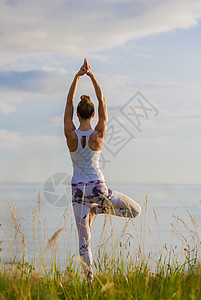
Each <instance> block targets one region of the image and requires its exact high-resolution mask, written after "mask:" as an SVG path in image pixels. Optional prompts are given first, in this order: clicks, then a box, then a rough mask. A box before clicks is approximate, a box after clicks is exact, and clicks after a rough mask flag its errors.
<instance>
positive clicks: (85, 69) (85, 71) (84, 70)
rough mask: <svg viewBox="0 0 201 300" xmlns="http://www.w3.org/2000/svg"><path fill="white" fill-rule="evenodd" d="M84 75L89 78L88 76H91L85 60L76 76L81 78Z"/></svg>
mask: <svg viewBox="0 0 201 300" xmlns="http://www.w3.org/2000/svg"><path fill="white" fill-rule="evenodd" d="M84 74H87V75H88V76H90V74H92V72H91V68H90V66H89V65H88V62H87V59H86V58H85V59H84V64H83V65H82V66H81V68H80V70H79V72H78V73H77V76H83V75H84Z"/></svg>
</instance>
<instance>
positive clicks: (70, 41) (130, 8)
mask: <svg viewBox="0 0 201 300" xmlns="http://www.w3.org/2000/svg"><path fill="white" fill-rule="evenodd" d="M10 3H11V2H10V1H1V2H0V15H1V37H0V38H1V50H0V52H1V55H3V56H4V58H5V57H8V55H9V54H10V57H12V55H13V54H14V55H17V54H19V55H21V54H26V53H29V54H33V53H65V54H66V55H70V56H80V55H83V53H86V54H87V53H95V52H96V51H102V50H104V49H109V48H112V47H117V46H119V45H123V44H124V43H126V42H127V41H129V40H132V39H136V38H141V37H145V36H149V35H151V34H158V33H161V32H167V31H170V30H173V29H176V28H181V29H188V28H190V27H191V26H195V25H197V24H198V19H199V18H200V17H201V2H200V1H197V0H192V1H188V0H184V1H180V0H166V1H155V0H154V1H123V0H122V1H112V0H110V1H98V0H95V1H94V0H93V1H92V0H88V1H81V0H80V1H65V0H59V1H54V0H49V1H47V0H46V1H39V0H35V1H34V2H32V1H26V0H20V1H16V2H15V5H10ZM8 4H9V5H8ZM78 7H79V9H78Z"/></svg>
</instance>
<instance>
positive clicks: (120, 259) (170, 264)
mask: <svg viewBox="0 0 201 300" xmlns="http://www.w3.org/2000/svg"><path fill="white" fill-rule="evenodd" d="M40 201H41V199H40V193H38V195H37V207H34V206H33V207H32V220H31V221H30V220H29V222H28V221H27V220H26V219H24V222H27V226H28V224H29V225H30V226H31V227H32V248H33V249H34V251H33V256H32V258H31V260H29V259H28V250H27V239H26V236H25V234H24V233H23V232H22V229H21V227H22V226H21V222H22V219H21V218H18V217H17V216H16V210H15V208H13V207H12V206H11V204H10V203H8V207H9V210H10V214H11V218H12V225H13V229H14V234H13V235H12V236H11V234H10V232H9V231H8V230H7V228H6V227H4V226H3V224H2V225H0V230H1V231H2V232H3V233H4V237H5V238H7V240H8V245H9V249H8V251H7V252H8V255H9V261H7V262H5V260H4V258H3V257H1V258H0V299H201V266H200V245H201V240H200V238H201V235H200V230H199V226H198V223H197V221H196V219H195V217H194V216H193V215H192V214H191V213H190V212H189V211H186V217H187V220H185V221H184V220H183V219H182V218H181V217H180V216H178V215H176V212H175V211H173V218H172V222H171V227H172V231H173V233H174V234H175V235H176V237H177V238H178V241H180V247H177V246H174V247H172V248H170V249H168V248H167V245H166V244H164V245H161V242H160V231H159V230H158V234H157V237H156V236H155V234H154V232H153V231H152V230H151V228H150V225H149V224H147V220H146V213H147V205H148V199H147V196H146V198H145V202H144V209H143V213H142V216H141V220H138V221H137V222H138V223H139V224H140V229H138V228H137V226H136V220H135V219H126V218H125V219H124V224H123V226H122V227H121V228H119V227H118V226H117V223H116V222H115V220H116V219H115V217H113V216H111V215H105V216H104V222H103V228H102V232H101V235H100V236H101V237H100V239H98V240H96V242H95V246H94V248H93V255H94V262H93V268H94V281H93V283H89V282H88V281H87V280H86V278H85V276H84V272H83V271H82V268H80V267H79V265H80V259H79V257H78V256H75V255H72V254H71V252H68V253H67V255H66V261H65V266H63V265H62V266H61V265H60V263H59V253H58V245H57V243H58V239H59V238H61V237H62V235H63V238H64V245H65V246H67V241H66V238H65V237H66V233H68V238H69V239H70V240H71V241H73V240H75V237H74V236H73V235H74V234H75V231H74V230H73V219H72V218H73V215H72V214H70V216H69V214H68V212H67V210H65V211H64V213H63V216H62V220H61V222H60V224H58V228H57V230H56V231H55V232H54V233H53V234H52V236H51V237H50V238H48V236H47V234H46V230H45V226H46V221H47V216H45V218H44V220H42V218H41V205H40ZM153 216H154V218H155V222H156V226H158V227H159V224H158V217H157V213H156V211H155V209H153ZM69 218H70V223H69V222H68V221H69ZM69 224H70V227H69ZM128 226H130V228H131V227H132V230H128ZM148 235H149V238H150V241H151V243H150V251H149V252H148V253H147V251H146V249H145V241H146V239H147V238H148ZM94 238H95V237H94ZM4 242H5V241H3V240H0V247H1V248H2V249H3V247H4ZM28 243H30V241H29V242H28ZM1 248H0V251H1ZM47 253H50V256H49V257H50V259H49V260H47V259H46V257H47Z"/></svg>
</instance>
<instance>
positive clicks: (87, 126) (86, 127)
mask: <svg viewBox="0 0 201 300" xmlns="http://www.w3.org/2000/svg"><path fill="white" fill-rule="evenodd" d="M78 129H79V130H82V131H87V130H90V129H92V128H91V123H90V122H89V121H88V120H86V121H82V122H80V126H79V127H78Z"/></svg>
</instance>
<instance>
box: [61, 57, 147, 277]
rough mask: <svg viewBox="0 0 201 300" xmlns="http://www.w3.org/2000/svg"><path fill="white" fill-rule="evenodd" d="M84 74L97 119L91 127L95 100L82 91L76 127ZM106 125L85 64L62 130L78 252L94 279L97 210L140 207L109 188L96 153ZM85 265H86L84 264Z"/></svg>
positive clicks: (135, 211)
mask: <svg viewBox="0 0 201 300" xmlns="http://www.w3.org/2000/svg"><path fill="white" fill-rule="evenodd" d="M84 74H86V75H87V76H89V78H90V79H91V81H92V84H93V86H94V89H95V93H96V96H97V99H98V123H97V125H96V127H95V129H92V127H91V122H92V119H93V117H94V113H95V112H94V104H93V103H92V101H91V100H90V97H89V96H86V95H82V96H81V97H80V99H81V100H80V102H79V103H78V106H77V116H78V119H79V123H80V124H79V127H78V129H76V127H75V125H74V123H73V101H74V97H75V93H76V89H77V84H78V80H79V79H80V77H81V76H83V75H84ZM106 129H107V107H106V100H105V97H104V95H103V92H102V90H101V87H100V85H99V84H98V82H97V80H96V78H95V76H94V74H93V73H92V71H91V69H90V66H89V65H88V63H87V60H86V58H85V60H84V64H83V65H82V67H81V68H80V70H79V72H78V73H77V74H76V75H75V77H74V80H73V82H72V84H71V87H70V90H69V92H68V96H67V103H66V109H65V114H64V133H65V136H66V139H67V145H68V148H69V151H70V155H71V159H72V163H73V177H72V181H71V184H72V204H73V210H74V215H75V221H76V225H77V230H78V235H79V253H80V256H81V257H82V259H83V261H84V265H85V268H84V269H85V272H86V275H87V276H88V278H89V279H90V280H92V279H93V273H92V253H91V248H90V241H91V226H92V221H93V218H94V216H95V215H97V214H100V213H105V214H112V215H115V216H120V217H129V218H136V217H137V216H139V214H140V212H141V207H140V206H139V204H137V203H136V202H135V201H134V200H133V199H131V198H129V197H128V196H125V195H124V194H122V193H120V192H116V191H113V190H111V189H109V188H108V187H107V185H106V183H105V179H104V175H103V173H102V171H101V169H100V166H99V157H100V154H101V149H102V147H103V143H104V138H105V135H106ZM86 266H87V267H86Z"/></svg>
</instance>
